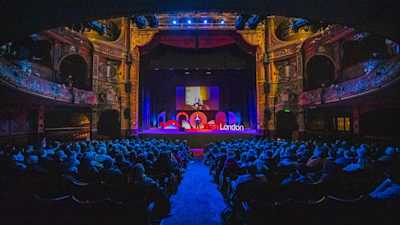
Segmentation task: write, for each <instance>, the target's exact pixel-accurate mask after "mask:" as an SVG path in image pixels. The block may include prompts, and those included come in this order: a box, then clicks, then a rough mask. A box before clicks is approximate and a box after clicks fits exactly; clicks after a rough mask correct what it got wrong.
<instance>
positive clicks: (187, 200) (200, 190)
mask: <svg viewBox="0 0 400 225" xmlns="http://www.w3.org/2000/svg"><path fill="white" fill-rule="evenodd" d="M171 203H172V209H171V214H172V215H171V216H170V217H168V218H166V219H165V220H163V221H162V223H161V225H220V224H221V218H220V215H221V212H222V211H223V210H224V209H225V203H224V199H223V197H222V195H221V194H220V193H219V191H218V189H217V186H216V185H215V183H213V181H212V177H211V176H210V174H209V170H208V168H207V167H206V166H205V165H204V164H203V163H202V162H200V161H195V162H193V163H191V164H189V166H188V168H187V170H186V173H185V175H184V177H183V180H182V183H181V184H180V186H179V188H178V192H177V194H176V195H174V196H172V198H171Z"/></svg>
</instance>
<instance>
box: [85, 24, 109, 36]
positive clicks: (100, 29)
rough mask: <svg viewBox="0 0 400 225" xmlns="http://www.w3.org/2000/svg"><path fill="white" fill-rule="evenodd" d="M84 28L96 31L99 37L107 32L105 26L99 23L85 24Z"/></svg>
mask: <svg viewBox="0 0 400 225" xmlns="http://www.w3.org/2000/svg"><path fill="white" fill-rule="evenodd" d="M86 27H88V28H89V29H91V30H94V31H96V32H97V33H99V34H100V35H103V34H105V33H106V32H107V27H106V25H105V24H103V23H101V22H100V21H91V22H88V23H87V24H86Z"/></svg>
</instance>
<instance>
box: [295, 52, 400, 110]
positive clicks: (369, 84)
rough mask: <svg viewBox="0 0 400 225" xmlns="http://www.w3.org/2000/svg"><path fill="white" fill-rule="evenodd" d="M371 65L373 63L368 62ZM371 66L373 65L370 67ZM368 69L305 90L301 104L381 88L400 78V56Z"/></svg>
mask: <svg viewBox="0 0 400 225" xmlns="http://www.w3.org/2000/svg"><path fill="white" fill-rule="evenodd" d="M368 65H369V66H371V64H370V63H369V64H368ZM370 68H371V67H370ZM372 68H373V69H367V70H366V71H365V74H364V75H362V76H360V77H358V78H355V79H352V80H348V81H344V82H342V83H339V84H336V85H332V86H329V87H326V88H318V89H314V90H311V91H306V92H303V93H302V94H301V95H300V97H299V105H301V106H313V105H321V104H325V103H334V102H338V101H342V100H346V99H351V98H354V97H358V96H361V95H364V94H368V93H371V92H374V91H377V90H379V89H380V88H382V87H385V86H387V85H389V84H391V83H393V82H395V81H397V80H399V79H400V58H399V57H394V58H391V59H389V60H386V61H384V62H380V63H379V65H376V66H373V67H372Z"/></svg>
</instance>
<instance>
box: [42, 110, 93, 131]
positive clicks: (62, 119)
mask: <svg viewBox="0 0 400 225" xmlns="http://www.w3.org/2000/svg"><path fill="white" fill-rule="evenodd" d="M89 123H90V122H89V115H88V113H87V112H81V111H79V110H74V109H58V110H51V111H47V112H46V113H45V128H65V127H89Z"/></svg>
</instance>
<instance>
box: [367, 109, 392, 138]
mask: <svg viewBox="0 0 400 225" xmlns="http://www.w3.org/2000/svg"><path fill="white" fill-rule="evenodd" d="M399 115H400V109H374V110H372V111H369V112H366V113H364V114H362V115H361V117H360V134H361V135H363V136H374V137H388V138H389V137H392V138H393V137H395V138H398V137H400V131H399V127H400V117H399Z"/></svg>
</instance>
